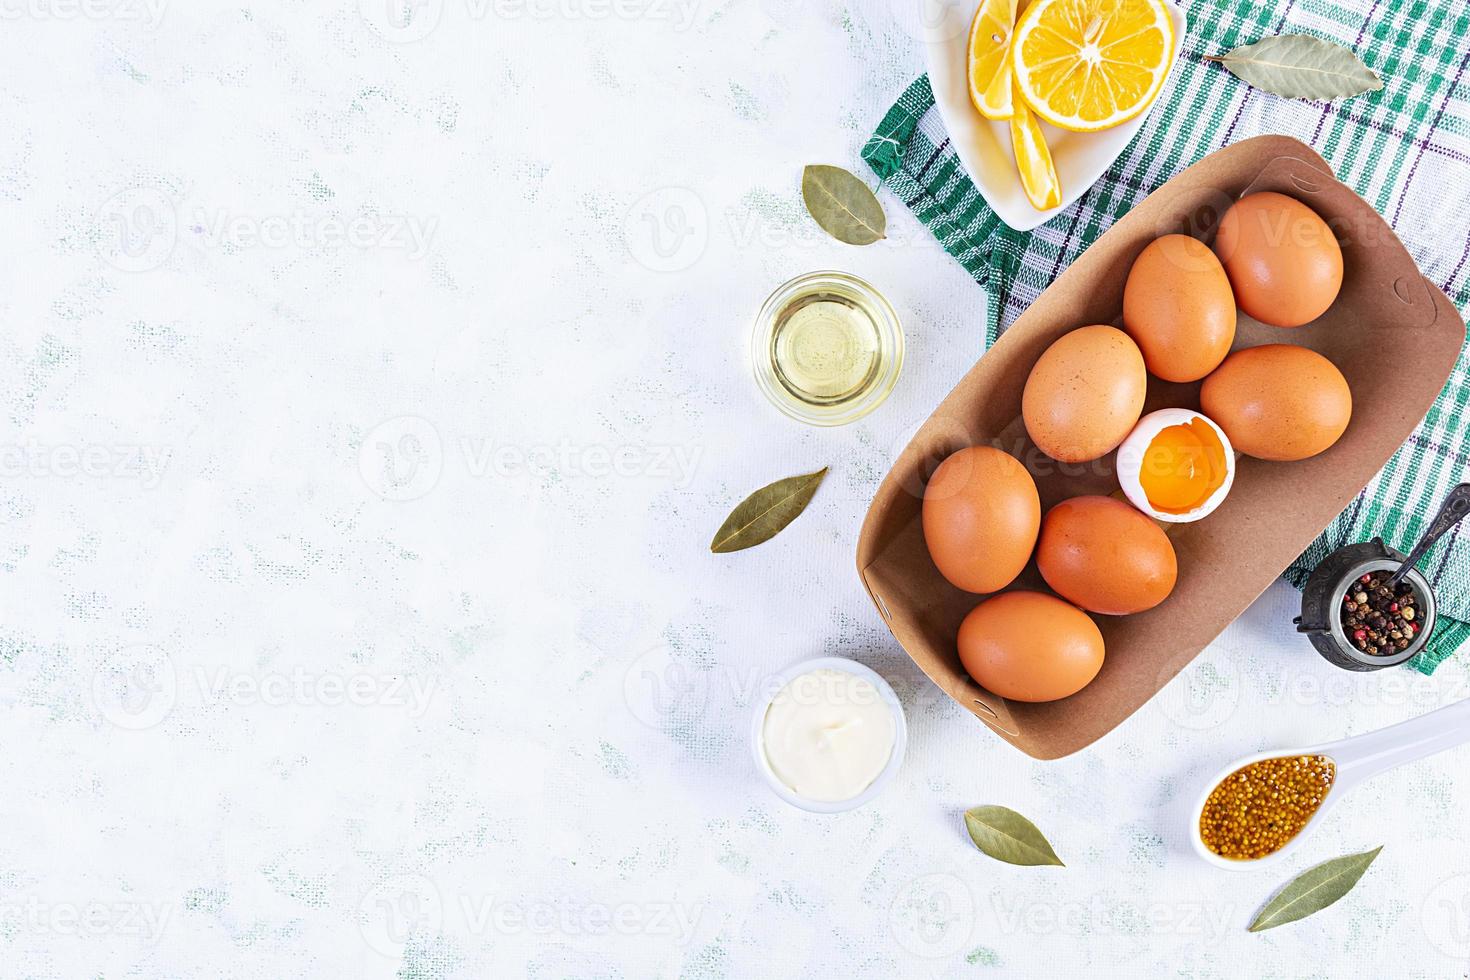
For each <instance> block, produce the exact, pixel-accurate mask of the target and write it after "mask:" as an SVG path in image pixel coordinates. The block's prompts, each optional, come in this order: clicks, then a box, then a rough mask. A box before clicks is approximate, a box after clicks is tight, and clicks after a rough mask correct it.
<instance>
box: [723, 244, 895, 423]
mask: <svg viewBox="0 0 1470 980" xmlns="http://www.w3.org/2000/svg"><path fill="white" fill-rule="evenodd" d="M821 302H835V303H838V304H841V305H842V306H843V307H845V308H847V309H848V310H851V311H854V313H855V314H856V315H854V316H853V320H854V321H856V323H857V324H858V325H859V327H860V329H861V331H862V334H863V336H862V337H860V338H859V339H860V340H861V342H863V343H864V344H867V343H871V345H872V349H871V359H870V363H869V364H868V366H867V369H866V370H865V372H864V373H863V375H862V377H861V380H860V381H859V382H858V383H856V384H854V385H852V386H851V387H850V388H848V389H846V390H843V391H841V392H837V393H826V392H817V391H812V390H808V389H805V388H803V387H802V385H801V384H800V383H799V382H798V381H797V380H796V376H795V375H796V372H795V371H793V370H791V367H792V365H791V364H790V363H789V361H790V357H791V353H790V351H789V350H788V349H787V346H788V345H783V332H784V331H786V330H787V329H788V327H789V326H790V324H791V323H792V314H793V313H794V312H796V311H798V310H801V309H803V308H805V307H807V306H809V305H810V304H814V303H821ZM868 329H871V331H872V335H871V337H869V336H867V330H868ZM750 359H751V366H752V368H753V369H754V371H755V382H756V385H757V386H758V387H759V388H760V390H761V391H762V392H763V393H764V394H765V396H766V397H767V398H768V399H770V401H771V404H773V405H775V406H776V407H777V408H779V409H780V410H781V411H782V412H785V413H786V414H787V415H789V416H791V417H792V418H794V419H796V420H798V421H801V422H806V423H808V424H809V425H845V424H846V423H848V422H852V421H854V420H855V419H860V418H862V417H863V416H864V415H867V414H868V413H869V412H871V411H872V410H873V409H875V408H877V407H878V406H879V405H881V404H883V400H884V399H886V398H887V397H888V394H889V392H891V391H892V390H893V386H894V385H895V384H896V383H897V382H898V375H899V371H900V370H901V369H902V368H903V327H902V325H900V323H899V321H898V314H897V313H895V312H894V310H893V307H892V306H891V305H889V303H888V300H886V299H884V298H883V294H882V293H880V292H878V290H876V289H874V288H873V287H872V286H871V285H870V284H869V283H867V282H865V281H864V280H862V279H859V278H858V277H857V276H853V275H849V274H847V273H845V272H834V271H822V272H808V273H806V274H805V275H801V276H797V277H796V278H795V279H792V280H791V281H789V282H786V283H783V284H782V285H781V286H778V287H777V288H776V291H775V292H773V293H772V294H771V295H770V297H769V298H768V299H767V300H766V302H765V304H764V305H762V306H761V309H760V312H759V313H757V314H756V318H755V329H754V331H753V333H752V335H751V342H750Z"/></svg>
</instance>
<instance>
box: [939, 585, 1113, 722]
mask: <svg viewBox="0 0 1470 980" xmlns="http://www.w3.org/2000/svg"><path fill="white" fill-rule="evenodd" d="M959 648H960V662H961V663H963V664H964V665H965V670H966V671H968V672H969V674H970V676H971V677H973V678H974V679H975V683H977V684H979V685H980V686H981V687H983V688H985V689H986V690H987V691H994V692H995V693H996V694H999V695H1000V696H1001V697H1003V698H1009V699H1010V700H1012V701H1056V700H1058V699H1060V698H1065V697H1070V696H1071V695H1073V694H1076V693H1077V692H1078V691H1080V690H1082V689H1083V688H1084V687H1086V686H1087V685H1088V684H1089V683H1091V681H1092V679H1093V678H1094V677H1096V676H1097V672H1098V671H1099V670H1102V663H1103V638H1102V633H1101V631H1099V630H1098V628H1097V624H1096V623H1094V622H1093V621H1092V620H1091V619H1090V618H1089V617H1088V615H1087V613H1085V612H1083V611H1082V610H1081V609H1078V608H1077V607H1076V606H1074V605H1072V604H1071V603H1070V602H1063V601H1062V600H1061V599H1058V598H1057V597H1056V596H1049V595H1046V594H1044V593H1041V592H1003V593H1001V594H1000V595H998V596H993V597H991V598H989V599H986V600H985V601H984V602H982V603H980V605H978V606H976V607H975V608H974V609H972V610H970V614H969V615H968V616H966V617H965V620H964V622H962V623H960V635H959Z"/></svg>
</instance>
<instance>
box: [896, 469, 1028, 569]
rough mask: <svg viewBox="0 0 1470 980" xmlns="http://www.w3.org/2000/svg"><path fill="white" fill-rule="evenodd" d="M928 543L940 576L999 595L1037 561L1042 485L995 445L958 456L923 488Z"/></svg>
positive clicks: (925, 534)
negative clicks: (1039, 488)
mask: <svg viewBox="0 0 1470 980" xmlns="http://www.w3.org/2000/svg"><path fill="white" fill-rule="evenodd" d="M923 523H924V541H925V543H926V544H928V546H929V557H931V558H933V559H934V564H935V565H937V566H938V567H939V571H940V574H942V575H943V576H944V577H945V578H947V579H948V580H949V581H950V584H952V585H954V586H955V587H956V588H961V589H964V590H965V591H967V592H995V591H997V590H998V589H1003V588H1005V587H1006V586H1007V585H1010V584H1011V580H1012V579H1014V578H1015V577H1016V576H1017V575H1019V574H1020V573H1021V569H1023V568H1025V567H1026V562H1028V561H1030V560H1031V550H1032V549H1033V548H1034V547H1035V546H1036V531H1037V528H1038V527H1039V526H1040V525H1041V498H1040V497H1039V496H1037V493H1036V481H1035V480H1033V479H1031V474H1030V473H1027V472H1026V468H1025V467H1024V466H1022V465H1021V464H1020V463H1018V462H1016V459H1015V457H1013V456H1010V455H1007V454H1006V453H1003V452H1001V451H1000V450H999V449H993V448H991V447H990V446H971V447H970V448H968V449H961V450H960V451H959V452H957V453H954V454H953V455H951V456H950V457H949V458H948V459H946V460H945V461H944V462H942V463H940V464H939V468H938V469H937V470H935V471H934V475H933V476H932V477H930V479H929V484H928V486H926V487H925V488H924V508H923Z"/></svg>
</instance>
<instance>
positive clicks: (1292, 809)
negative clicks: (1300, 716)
mask: <svg viewBox="0 0 1470 980" xmlns="http://www.w3.org/2000/svg"><path fill="white" fill-rule="evenodd" d="M1336 775H1337V766H1336V765H1335V764H1334V763H1333V761H1332V760H1331V759H1329V758H1328V757H1327V756H1325V755H1291V756H1284V757H1282V758H1278V759H1263V760H1261V761H1260V762H1253V763H1251V764H1250V765H1248V766H1244V767H1242V768H1240V769H1237V770H1235V772H1232V773H1231V774H1230V775H1228V776H1226V777H1225V778H1224V779H1222V780H1221V781H1220V785H1218V786H1216V787H1215V788H1214V790H1212V791H1211V793H1210V795H1209V798H1208V799H1206V800H1205V807H1204V810H1203V811H1201V813H1200V817H1199V835H1200V839H1201V840H1203V841H1204V844H1205V846H1206V847H1208V848H1209V849H1210V850H1211V851H1213V852H1214V853H1216V854H1218V855H1220V856H1221V857H1223V858H1230V859H1231V860H1235V861H1253V860H1255V859H1256V858H1263V857H1265V856H1266V855H1268V854H1273V853H1275V852H1276V851H1279V850H1281V848H1283V847H1285V846H1286V844H1287V842H1289V841H1290V840H1291V839H1292V838H1293V837H1295V836H1296V835H1297V834H1299V833H1301V829H1302V828H1303V827H1305V826H1306V825H1307V821H1308V820H1310V819H1312V814H1314V813H1316V812H1317V809H1318V808H1319V807H1320V806H1321V805H1322V801H1323V800H1325V799H1326V798H1327V791H1328V790H1330V789H1331V788H1332V781H1333V779H1334V778H1335V777H1336Z"/></svg>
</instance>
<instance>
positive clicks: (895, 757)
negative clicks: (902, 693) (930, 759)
mask: <svg viewBox="0 0 1470 980" xmlns="http://www.w3.org/2000/svg"><path fill="white" fill-rule="evenodd" d="M813 670H839V671H842V672H843V673H845V674H852V675H853V676H855V677H861V678H862V679H863V680H865V681H867V682H868V683H869V684H872V685H873V687H875V688H877V690H878V694H879V696H880V697H882V698H883V701H884V703H886V704H887V705H888V708H889V710H890V711H892V712H893V751H892V752H891V753H889V756H888V765H886V766H884V767H883V771H882V772H880V773H878V776H877V778H876V779H874V780H873V781H872V782H871V783H869V784H868V788H867V789H865V790H863V791H862V792H861V793H859V794H858V795H857V796H854V797H852V798H851V799H846V800H833V801H825V800H809V799H807V798H806V797H804V796H800V795H798V794H797V793H795V792H793V791H792V789H791V787H789V786H787V785H786V784H785V783H783V782H782V781H781V779H780V777H778V776H777V775H776V773H775V771H774V770H773V769H771V762H770V760H769V759H767V758H766V750H765V746H764V744H763V742H764V740H763V739H762V738H761V730H762V728H764V726H765V721H766V712H767V711H768V710H769V709H770V707H771V702H772V700H774V699H775V697H776V695H777V694H779V693H780V692H781V690H782V689H783V688H785V687H786V685H787V684H790V683H791V682H792V681H793V680H795V679H796V678H798V677H800V676H801V675H802V674H806V673H809V672H811V671H813ZM908 741H909V730H908V723H907V722H906V721H905V720H904V715H903V705H902V704H901V703H900V702H899V700H898V695H897V694H894V693H893V688H892V687H890V686H889V684H888V682H887V681H885V680H884V679H883V677H882V676H881V675H880V674H878V672H877V671H875V670H873V669H872V668H871V667H868V666H866V665H864V664H860V663H858V662H857V661H856V660H849V659H847V658H846V657H817V658H815V659H812V660H803V661H802V662H801V663H799V664H795V665H793V666H791V667H788V668H786V669H785V670H783V671H782V672H781V673H779V674H777V675H776V676H775V677H774V678H772V680H771V683H770V684H769V685H767V686H766V687H765V688H764V689H763V690H762V691H761V692H760V700H759V702H758V703H757V704H756V710H755V711H754V713H753V714H752V716H751V719H750V747H751V751H752V752H753V753H754V754H755V767H756V769H757V770H759V771H760V774H761V775H762V776H763V777H764V778H765V780H766V785H768V786H770V787H771V792H773V793H775V794H776V795H777V796H779V797H781V799H783V800H785V801H786V802H787V803H790V804H791V805H792V806H794V807H798V808H799V809H802V810H807V811H809V812H811V813H842V812H843V811H846V810H855V809H857V808H858V807H860V806H862V805H864V804H865V803H868V802H869V801H871V800H873V799H874V798H875V797H877V796H878V794H879V793H881V792H883V790H884V788H885V787H887V786H888V784H889V783H891V782H893V777H894V776H896V775H897V774H898V770H899V768H900V767H901V766H902V765H903V755H904V750H905V749H906V748H907V747H908Z"/></svg>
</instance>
